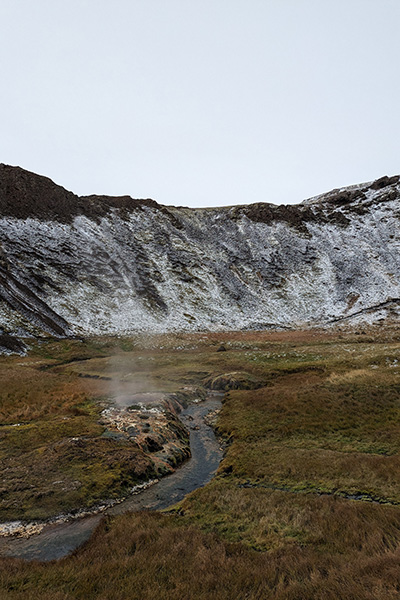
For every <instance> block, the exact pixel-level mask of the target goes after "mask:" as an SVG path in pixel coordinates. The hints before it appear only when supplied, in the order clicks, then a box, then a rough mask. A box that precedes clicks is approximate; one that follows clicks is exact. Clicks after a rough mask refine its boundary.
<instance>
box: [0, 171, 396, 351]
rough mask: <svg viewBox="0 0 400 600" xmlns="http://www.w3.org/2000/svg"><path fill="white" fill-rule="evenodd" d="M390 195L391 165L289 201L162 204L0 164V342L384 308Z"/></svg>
mask: <svg viewBox="0 0 400 600" xmlns="http://www.w3.org/2000/svg"><path fill="white" fill-rule="evenodd" d="M399 199H400V183H399V177H398V176H395V177H390V178H389V177H383V178H382V179H379V180H377V181H375V182H373V183H368V184H362V185H357V186H352V187H348V188H341V189H337V190H333V191H332V192H329V193H327V194H323V195H321V196H319V197H316V198H312V199H310V200H306V201H304V202H303V203H301V204H299V205H296V206H275V205H273V204H267V203H259V204H252V205H245V206H236V207H224V208H210V209H189V208H173V207H168V208H167V207H165V206H161V205H159V204H157V203H156V202H154V201H153V200H149V199H146V200H134V199H132V198H130V197H129V196H123V197H118V198H113V197H105V196H88V197H82V198H79V197H77V196H75V195H74V194H73V193H71V192H68V191H66V190H64V189H63V188H62V187H60V186H58V185H56V184H54V183H53V182H52V181H51V180H50V179H47V178H46V177H41V176H39V175H35V174H33V173H29V172H28V171H24V170H23V169H20V168H18V167H10V166H6V165H0V335H1V336H2V340H0V341H1V344H2V346H1V348H3V349H4V348H7V343H6V342H5V341H4V340H9V334H11V336H13V337H15V336H17V337H23V336H26V335H42V334H43V332H47V333H48V334H50V335H52V336H60V337H62V336H69V335H76V334H83V335H84V334H129V333H132V332H134V331H158V332H160V331H171V330H218V329H231V330H232V329H243V328H266V327H271V326H273V327H299V326H306V325H313V324H327V323H332V322H336V321H341V320H351V321H352V322H354V321H357V320H358V321H362V320H367V321H374V320H377V319H380V318H385V317H388V316H392V317H393V318H396V317H397V312H398V308H399V306H400V300H399V299H400V254H399V248H400V229H399V219H400V202H399Z"/></svg>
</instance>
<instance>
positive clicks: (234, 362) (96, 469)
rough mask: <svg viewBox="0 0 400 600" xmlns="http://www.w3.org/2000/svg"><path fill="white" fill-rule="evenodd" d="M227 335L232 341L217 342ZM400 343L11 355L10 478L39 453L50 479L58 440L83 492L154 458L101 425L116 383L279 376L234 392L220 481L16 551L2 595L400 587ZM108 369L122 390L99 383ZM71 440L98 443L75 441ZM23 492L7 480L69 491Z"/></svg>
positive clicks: (375, 340) (247, 336)
mask: <svg viewBox="0 0 400 600" xmlns="http://www.w3.org/2000/svg"><path fill="white" fill-rule="evenodd" d="M221 343H223V344H224V345H225V347H226V348H227V352H216V350H217V349H218V347H219V345H220V344H221ZM399 353H400V343H399V339H398V333H397V331H396V329H392V330H383V329H376V330H369V331H368V332H367V333H366V334H362V335H356V334H355V333H349V334H347V333H346V332H342V333H329V332H317V331H315V332H312V331H311V332H250V333H244V332H241V333H233V334H208V335H206V334H197V335H194V334H193V335H177V336H153V337H148V338H145V339H140V338H139V337H138V338H131V339H129V340H123V342H115V341H112V340H106V339H105V340H101V339H98V340H89V341H87V342H74V341H69V342H62V343H57V344H56V343H49V344H46V345H43V346H40V347H38V348H36V349H34V350H33V351H32V352H31V354H30V355H29V356H28V357H25V358H23V359H21V358H20V357H18V358H7V359H1V361H0V382H1V383H2V388H1V389H2V398H1V411H2V412H1V419H2V423H3V426H2V427H1V428H0V436H1V437H0V452H1V457H2V465H5V464H7V465H8V467H7V471H5V472H6V473H7V474H8V475H7V477H10V475H9V473H13V474H14V475H13V476H14V478H15V482H16V483H18V482H21V481H23V474H22V473H21V474H20V475H19V476H18V469H19V468H20V469H22V466H21V465H22V464H23V465H24V467H25V468H26V466H27V465H28V464H29V469H28V472H29V473H30V477H31V484H33V485H34V486H36V487H35V488H34V489H35V490H36V491H37V490H38V489H40V485H42V486H43V481H44V479H45V478H44V476H43V475H42V479H41V476H40V469H42V470H43V469H44V470H46V471H48V468H49V467H48V463H46V460H50V459H49V458H48V457H49V456H50V455H51V453H49V450H50V449H51V448H54V447H56V448H59V449H60V450H59V454H58V458H57V460H55V462H53V463H51V464H53V466H54V465H57V469H59V470H60V471H63V476H64V477H65V478H67V479H68V481H70V482H74V481H75V482H76V481H79V483H80V486H79V488H76V489H72V488H71V496H70V500H71V502H72V503H73V502H75V503H85V502H86V503H88V502H92V501H93V498H94V497H95V496H96V493H99V494H100V493H106V491H107V490H108V492H110V490H114V493H119V491H120V489H121V487H118V486H119V485H120V486H122V485H123V484H121V482H124V481H126V474H127V473H129V472H131V471H132V469H135V468H138V465H141V466H140V468H141V469H142V475H143V476H144V475H145V474H146V469H148V468H149V467H148V465H147V463H146V462H143V461H144V457H143V456H139V455H137V456H133V455H130V458H129V460H128V458H127V455H126V452H125V450H124V448H123V447H122V446H123V445H121V447H119V446H118V444H116V442H115V441H112V440H108V439H107V440H106V439H104V438H101V437H100V433H101V431H100V430H101V428H100V426H99V425H98V424H97V419H98V411H99V407H100V406H101V403H102V402H104V398H105V397H106V396H107V394H112V393H119V391H120V390H121V389H122V390H123V391H127V390H133V389H134V390H137V391H143V390H144V389H146V390H147V391H160V390H164V391H173V390H176V389H178V388H179V387H181V386H183V385H201V384H202V383H204V382H205V381H207V380H209V379H210V378H214V377H217V376H219V375H222V374H224V373H232V372H236V371H240V372H241V373H242V374H243V373H247V374H248V379H249V381H251V382H254V381H257V382H259V385H262V387H260V388H259V389H256V390H249V389H240V390H231V391H229V392H228V393H227V394H226V396H225V399H224V404H223V408H222V411H221V413H220V415H219V419H218V422H217V427H218V430H219V433H220V435H221V436H222V437H223V438H224V439H225V440H226V443H227V448H226V453H225V456H224V459H223V461H222V463H221V465H220V468H219V470H218V473H217V475H216V477H215V478H214V479H213V480H212V481H211V482H210V483H209V484H208V485H207V486H205V487H204V488H201V489H199V490H197V491H196V492H194V493H192V494H190V495H189V496H188V497H187V498H186V499H185V500H184V501H183V502H181V503H180V504H178V505H177V506H176V507H174V509H173V510H172V511H171V512H170V513H168V514H164V515H160V514H149V513H137V514H132V515H122V516H119V517H114V518H111V517H107V518H106V519H104V520H103V521H102V523H101V524H100V526H99V529H98V530H97V532H96V534H95V535H94V537H93V538H92V539H91V540H90V541H89V542H88V544H87V545H86V546H85V547H84V548H82V549H80V550H79V551H77V552H76V553H75V554H74V555H73V556H71V557H68V558H66V559H63V560H61V561H59V562H56V563H50V564H40V563H31V564H27V563H23V562H21V561H18V560H12V559H2V561H0V577H1V579H0V581H1V583H0V591H1V594H0V597H1V598H3V597H4V598H6V599H10V600H19V599H22V598H24V600H25V599H28V600H29V599H30V598H35V597H37V596H39V595H40V596H41V597H42V598H43V600H66V599H70V598H77V599H78V598H85V599H87V600H91V599H95V598H96V599H101V600H103V599H104V600H105V599H109V598H110V599H111V598H112V599H113V600H114V599H115V600H119V599H125V598H132V599H135V598H140V599H143V600H146V599H150V598H151V599H153V598H155V597H162V598H163V599H166V600H168V599H170V598H171V599H172V598H174V600H176V599H182V600H190V599H196V600H197V599H199V600H202V599H207V600H208V599H210V600H211V599H218V600H224V599H225V598H226V599H228V598H229V599H231V598H235V599H236V598H237V599H243V600H244V599H251V600H253V599H257V600H258V599H259V600H264V599H265V598H268V599H269V598H271V599H276V600H291V599H292V600H300V599H301V600H303V599H304V600H307V599H310V600H311V599H313V600H315V599H317V600H318V599H324V600H326V599H328V600H330V599H335V600H336V599H337V598H340V599H341V600H350V599H352V600H356V599H357V600H360V599H365V600H391V599H394V598H398V596H399V590H400V569H399V566H398V565H399V558H400V506H399V505H400V483H399V478H398V473H399V467H400V448H399V444H400V368H399V367H398V365H397V358H398V356H399ZM10 373H12V374H13V379H11V378H10V377H8V376H7V374H8V375H9V374H10ZM82 374H83V375H86V376H87V375H90V376H92V377H97V379H94V378H92V377H82V376H81V375H82ZM109 376H111V377H112V378H113V380H114V381H115V380H117V381H118V382H119V386H118V390H116V389H115V388H114V389H112V388H111V387H110V385H111V384H110V380H107V379H98V378H99V377H109ZM16 378H17V379H16ZM260 382H262V383H260ZM242 387H246V385H245V382H244V383H243V386H242ZM22 417H23V418H22ZM19 421H23V424H22V425H21V426H19V427H13V425H15V423H17V422H19ZM72 436H74V437H78V439H80V440H81V442H82V440H83V442H82V444H81V445H77V446H74V445H71V443H70V442H68V440H69V439H70V437H72ZM104 443H107V444H108V447H107V448H106V447H105V446H104V445H103V444H104ZM29 460H31V463H29ZM4 461H5V462H4ZM7 461H8V462H7ZM27 461H28V462H27ZM129 461H130V462H129ZM141 461H142V462H141ZM54 468H55V467H54ZM35 469H36V470H35ZM25 470H26V469H25ZM37 473H38V474H37ZM25 477H26V475H25ZM35 477H37V480H36V479H35ZM47 479H49V478H48V477H47ZM47 479H46V480H47ZM7 481H10V480H7ZM41 482H42V483H41ZM72 487H73V486H72ZM96 490H97V492H96ZM21 493H22V492H19V491H18V489H15V490H14V489H13V490H12V491H11V493H9V489H8V488H7V491H6V495H7V494H8V496H9V497H10V498H11V500H12V501H14V502H17V504H18V507H19V509H20V508H21V506H22V509H23V512H24V511H25V513H24V514H32V511H33V510H36V511H38V510H39V512H40V510H42V511H44V512H46V511H49V510H50V508H49V507H53V506H54V502H55V500H56V501H57V502H60V501H61V495H59V496H55V495H54V494H53V496H51V495H50V496H48V497H47V496H46V495H44V496H42V497H40V498H37V499H36V500H35V502H33V504H31V505H30V504H29V502H28V500H29V498H30V496H27V498H28V500H27V504H21V503H20V499H21V498H22V497H23V495H22V496H19V495H18V494H21ZM73 494H75V496H74V495H73ZM3 497H4V492H3ZM46 498H51V499H50V500H47V499H46ZM10 506H11V509H10V508H9V510H14V513H13V514H16V512H15V511H17V507H16V506H14V508H13V507H12V502H11V504H10ZM32 507H34V508H32ZM29 511H31V512H29Z"/></svg>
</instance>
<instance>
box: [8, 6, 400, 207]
mask: <svg viewBox="0 0 400 600" xmlns="http://www.w3.org/2000/svg"><path fill="white" fill-rule="evenodd" d="M399 23H400V1H399V0H335V1H334V2H323V1H321V0H113V2H110V0H107V1H106V0H68V2H66V1H65V0H34V1H32V0H1V2H0V28H1V29H0V66H1V71H0V72H1V77H0V86H1V94H0V111H1V129H0V162H3V163H6V164H11V165H19V166H21V167H23V168H25V169H28V170H29V171H34V172H36V173H39V174H41V175H46V176H48V177H50V178H51V179H53V181H55V182H56V183H58V184H60V185H62V186H64V187H65V188H67V189H69V190H71V191H73V192H75V193H76V194H79V195H87V194H92V193H96V194H108V195H124V194H129V195H130V196H132V197H134V198H153V199H155V200H156V201H157V202H159V203H161V204H167V205H171V204H172V205H175V206H193V207H200V206H224V205H235V204H249V203H252V202H272V203H274V204H294V203H298V202H301V201H302V200H303V199H305V198H309V197H311V196H314V195H317V194H320V193H323V192H325V191H329V190H331V189H333V188H337V187H341V186H345V185H351V184H355V183H360V182H364V181H371V180H373V179H376V178H378V177H381V176H383V175H394V174H399V173H400V153H399V145H400V77H399V64H400V35H399V33H398V28H399Z"/></svg>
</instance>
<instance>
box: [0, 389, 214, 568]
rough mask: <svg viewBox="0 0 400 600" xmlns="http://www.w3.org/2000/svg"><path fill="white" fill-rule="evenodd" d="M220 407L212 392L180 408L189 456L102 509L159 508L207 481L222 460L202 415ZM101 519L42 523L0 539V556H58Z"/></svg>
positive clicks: (116, 511)
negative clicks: (34, 529)
mask: <svg viewBox="0 0 400 600" xmlns="http://www.w3.org/2000/svg"><path fill="white" fill-rule="evenodd" d="M220 406H221V399H220V397H218V395H212V396H210V397H209V398H208V399H207V400H206V401H204V402H201V403H199V404H192V405H190V406H189V407H188V408H186V409H185V410H183V411H182V413H181V419H182V421H183V422H184V423H185V425H186V426H188V427H189V428H190V447H191V451H192V458H191V459H189V460H188V461H187V462H186V463H185V464H184V465H182V466H181V467H180V468H179V469H177V470H176V471H175V472H174V473H172V474H171V475H168V476H167V477H164V478H163V479H161V480H160V481H159V482H158V483H156V484H154V485H153V486H151V487H150V488H147V489H146V490H143V491H142V492H141V493H140V494H136V495H133V496H130V497H128V498H127V499H126V500H124V501H123V502H121V503H120V504H116V505H114V506H113V507H111V508H109V509H107V510H106V511H105V512H106V513H107V514H110V515H117V514H121V513H124V512H128V511H139V510H162V509H165V508H168V507H169V506H172V505H173V504H176V503H177V502H179V501H180V500H182V499H183V498H184V497H185V496H186V495H187V494H189V493H190V492H192V491H194V490H195V489H197V488H199V487H201V486H203V485H205V484H206V483H207V482H208V481H210V479H211V478H212V476H213V475H214V473H215V471H216V470H217V468H218V465H219V463H220V461H221V459H222V450H221V448H220V446H219V444H218V441H217V439H216V437H215V435H214V432H213V430H212V429H211V427H209V426H208V425H206V424H205V422H204V417H205V416H206V415H207V414H208V412H209V411H211V410H215V409H218V408H220ZM102 514H104V513H102ZM101 518H102V515H100V514H98V515H93V516H89V517H83V518H80V519H76V520H72V521H68V522H66V523H57V524H53V525H46V526H45V528H44V529H43V530H42V531H41V532H40V533H38V534H36V535H33V536H31V537H30V538H14V537H8V538H0V556H13V557H18V558H23V559H25V560H42V561H49V560H56V559H59V558H62V557H64V556H67V555H68V554H70V553H71V552H73V551H74V550H76V549H77V548H79V546H81V545H82V544H83V543H84V542H86V541H87V540H88V539H89V538H90V536H91V535H92V533H93V531H94V530H95V528H96V527H97V525H98V524H99V522H100V520H101Z"/></svg>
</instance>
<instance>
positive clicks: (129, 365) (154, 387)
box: [106, 354, 164, 408]
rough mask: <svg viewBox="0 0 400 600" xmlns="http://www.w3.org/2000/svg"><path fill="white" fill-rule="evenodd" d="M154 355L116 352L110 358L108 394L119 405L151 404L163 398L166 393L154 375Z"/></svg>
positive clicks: (107, 371)
mask: <svg viewBox="0 0 400 600" xmlns="http://www.w3.org/2000/svg"><path fill="white" fill-rule="evenodd" d="M154 360H155V359H154V357H153V356H135V357H133V356H132V355H129V356H124V355H121V354H114V355H113V356H111V357H110V358H109V359H108V365H107V370H106V373H107V377H109V379H108V380H107V395H108V397H109V398H110V399H112V400H113V401H114V402H115V403H116V404H117V405H118V406H119V407H121V408H122V407H127V406H131V405H132V404H137V403H142V404H150V403H156V402H159V401H160V400H162V398H163V397H164V393H163V392H162V391H161V390H160V384H159V382H157V380H156V379H155V378H154V377H153V374H152V370H153V369H152V364H153V362H154Z"/></svg>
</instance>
